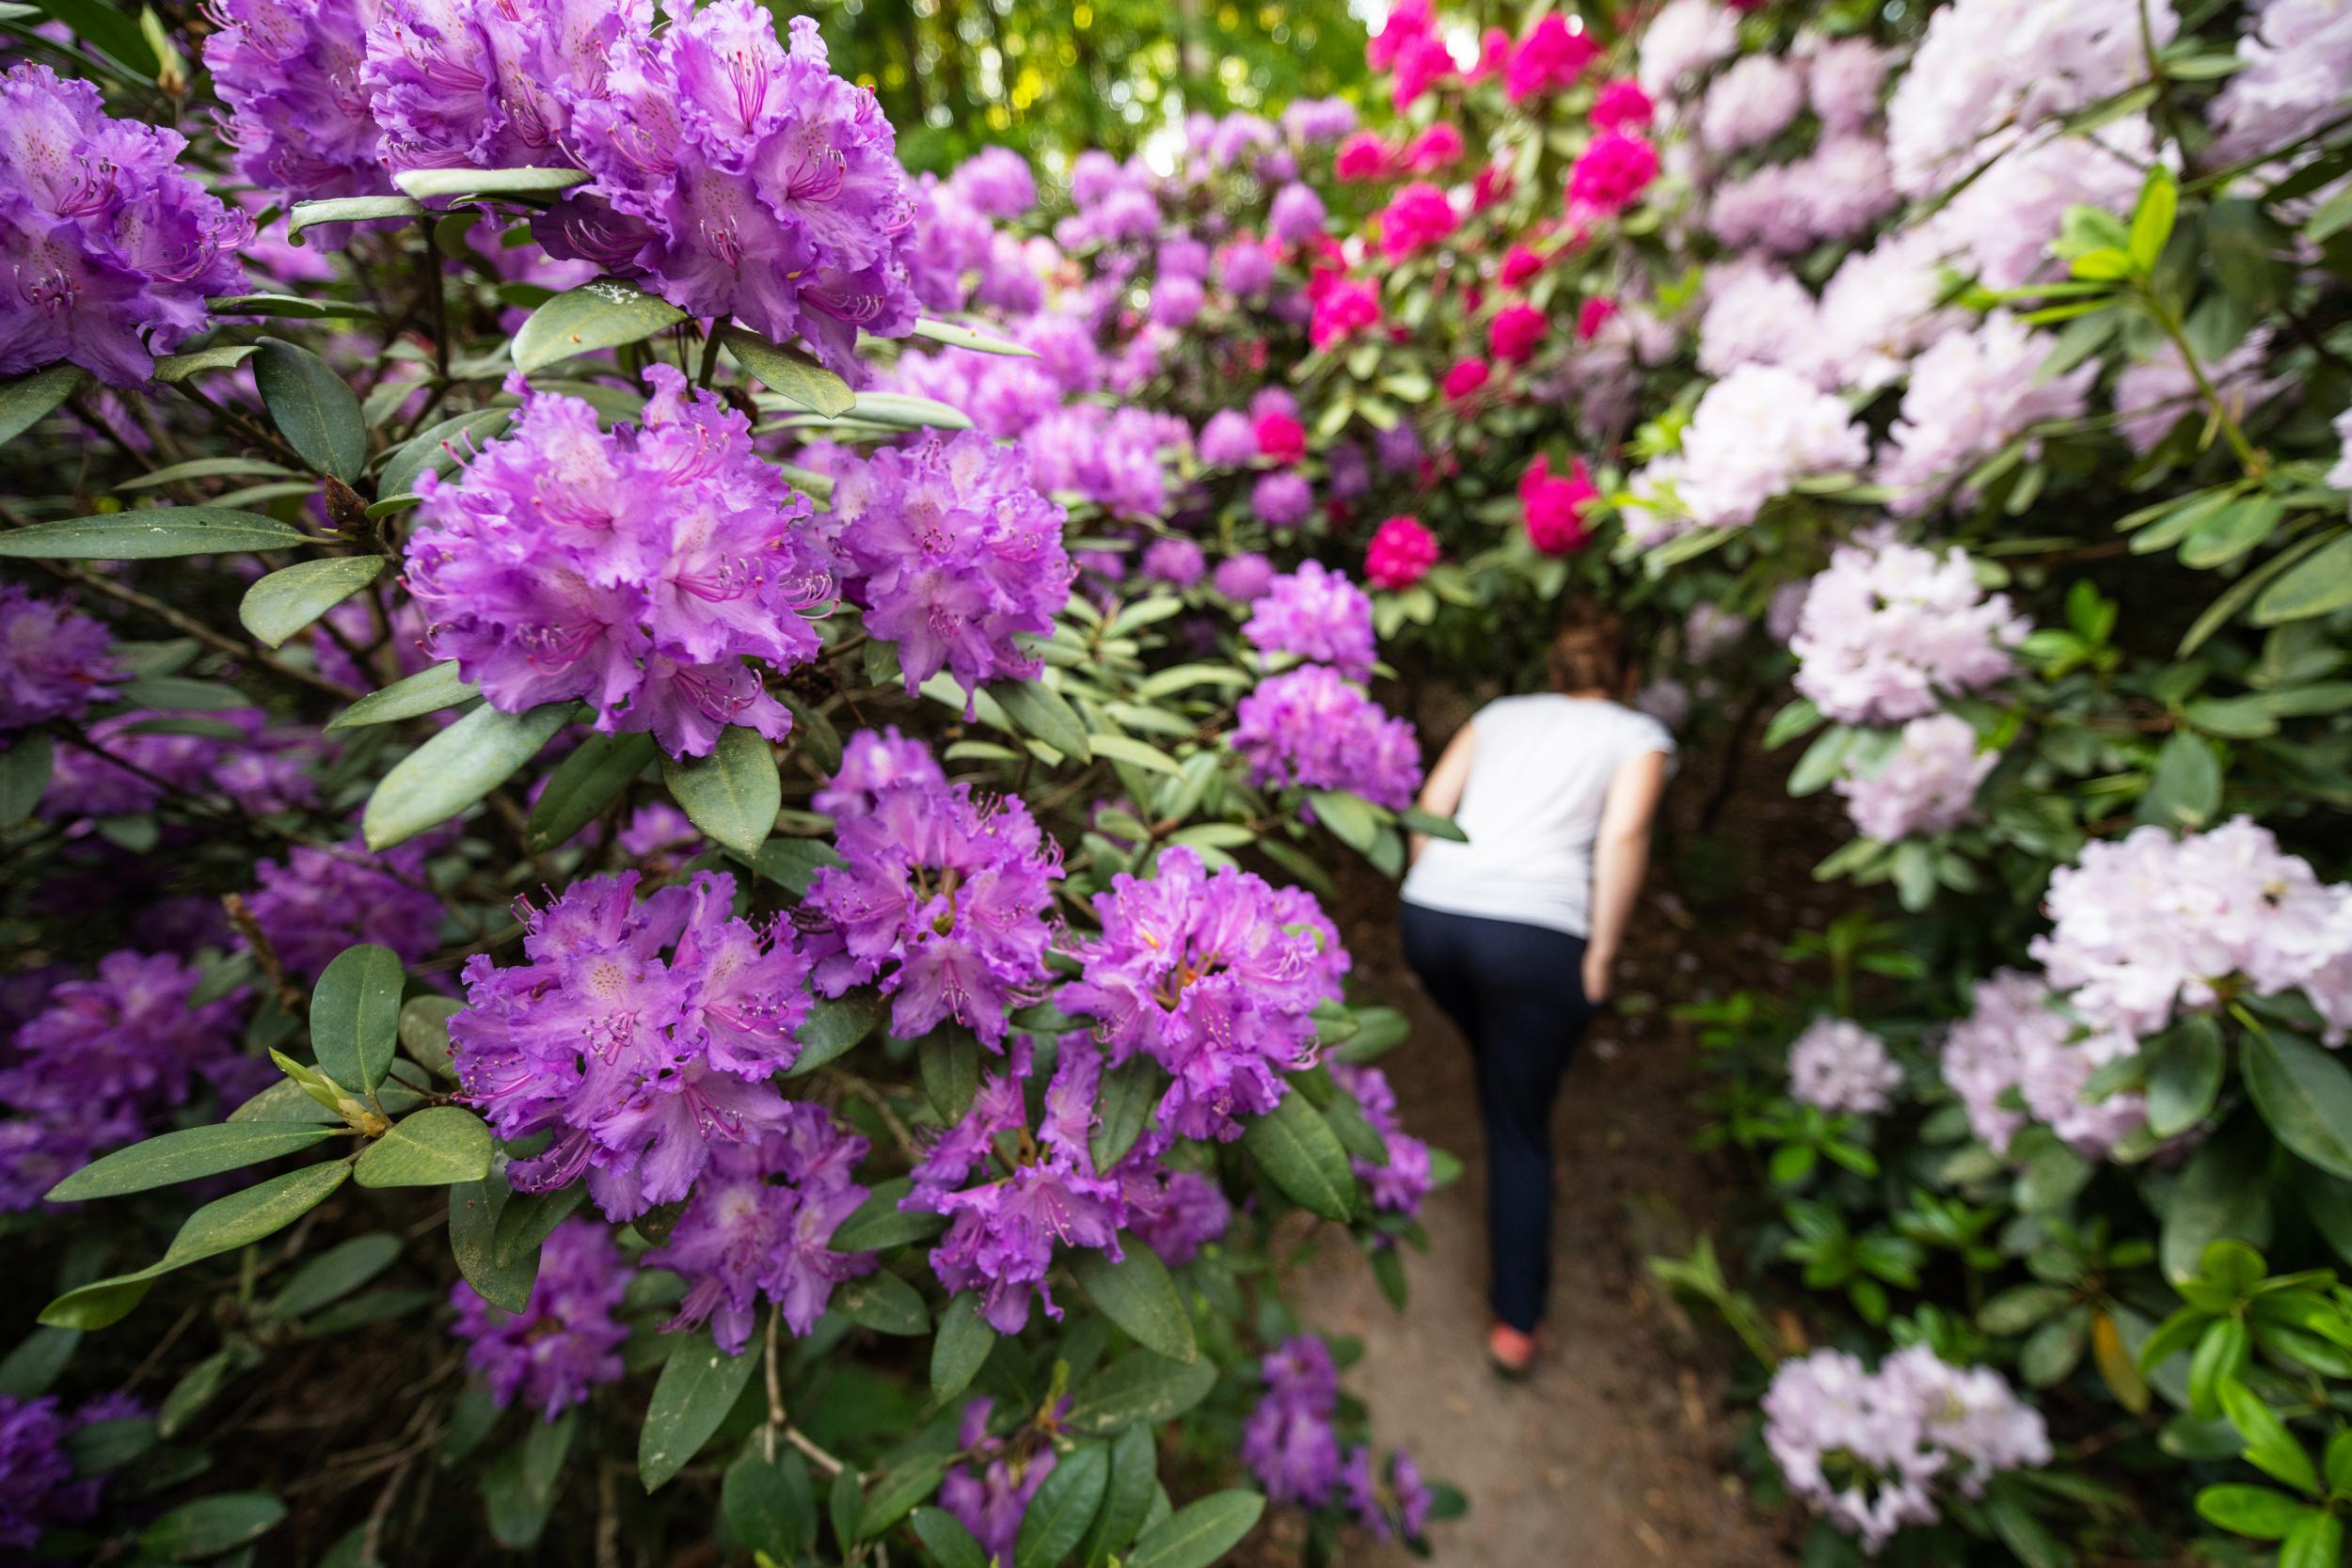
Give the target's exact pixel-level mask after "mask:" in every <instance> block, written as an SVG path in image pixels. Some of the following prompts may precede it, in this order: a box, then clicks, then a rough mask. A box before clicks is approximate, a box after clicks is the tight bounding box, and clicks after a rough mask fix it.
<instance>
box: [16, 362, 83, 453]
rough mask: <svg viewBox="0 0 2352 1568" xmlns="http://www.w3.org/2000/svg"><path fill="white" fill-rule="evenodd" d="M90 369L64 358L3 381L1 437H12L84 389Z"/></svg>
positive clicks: (31, 426)
mask: <svg viewBox="0 0 2352 1568" xmlns="http://www.w3.org/2000/svg"><path fill="white" fill-rule="evenodd" d="M88 377H89V372H87V371H86V370H84V369H82V367H81V366H79V365H74V364H69V363H68V362H66V361H65V360H63V359H60V360H58V361H57V362H56V364H54V365H44V366H42V367H41V368H40V370H37V371H27V372H24V374H23V375H19V376H11V377H10V378H8V380H6V381H0V441H13V440H15V439H16V438H17V437H18V436H22V435H24V432H26V431H28V430H30V429H32V428H33V426H35V425H37V424H39V423H40V421H41V420H45V419H47V418H48V417H49V416H50V415H52V414H54V413H56V411H57V410H58V409H59V408H61V407H63V406H64V404H65V400H66V399H68V398H70V397H72V395H73V394H74V393H75V392H77V391H79V390H81V388H82V383H83V382H84V381H86V380H87V379H88Z"/></svg>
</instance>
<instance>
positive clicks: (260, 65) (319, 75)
mask: <svg viewBox="0 0 2352 1568" xmlns="http://www.w3.org/2000/svg"><path fill="white" fill-rule="evenodd" d="M372 9H373V8H372V7H363V6H362V5H361V4H360V0H217V3H216V4H215V5H214V6H212V7H211V8H208V9H207V11H206V12H205V14H206V16H207V18H208V19H209V20H210V21H212V22H213V24H215V29H216V30H215V32H214V33H213V34H212V35H211V36H210V37H208V38H206V39H205V40H204V69H205V70H206V71H210V72H211V73H212V78H213V87H214V88H215V90H216V91H217V92H218V93H219V94H220V101H221V102H222V103H226V104H228V105H229V113H228V114H227V115H226V116H222V117H219V120H220V136H221V140H223V141H225V142H227V143H228V144H229V145H230V146H231V147H233V148H235V149H236V150H237V156H236V170H237V177H238V178H239V179H240V180H244V181H246V182H250V183H252V184H254V185H257V186H259V187H260V188H261V189H262V190H264V191H268V192H271V193H274V194H275V195H277V196H278V197H280V198H284V199H285V200H288V201H312V200H320V199H324V198H330V197H342V196H377V195H381V194H383V193H384V192H387V191H389V190H390V189H391V188H392V182H391V180H390V178H389V175H388V173H387V171H386V168H385V162H384V135H383V132H382V130H381V129H380V128H379V127H378V125H377V124H376V119H375V115H374V112H373V110H372V109H371V108H370V106H369V103H368V95H367V90H366V87H365V86H364V84H363V83H362V82H361V80H360V72H361V66H362V63H363V62H364V60H365V58H366V55H367V44H368V40H367V33H368V15H369V13H370V11H371V10H372ZM328 228H329V230H332V231H333V232H334V233H336V234H337V235H339V236H347V235H348V233H349V231H350V225H348V224H334V225H330V226H328ZM314 243H315V242H314Z"/></svg>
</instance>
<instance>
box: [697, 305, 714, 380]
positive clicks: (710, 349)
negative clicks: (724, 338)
mask: <svg viewBox="0 0 2352 1568" xmlns="http://www.w3.org/2000/svg"><path fill="white" fill-rule="evenodd" d="M718 373H719V322H718V319H717V318H716V317H713V318H712V319H711V321H710V324H709V325H708V326H707V328H706V330H705V331H704V333H703V361H702V368H701V369H699V370H697V371H696V372H694V385H695V386H697V387H707V386H709V385H710V381H711V378H712V377H713V376H715V375H717V374H718Z"/></svg>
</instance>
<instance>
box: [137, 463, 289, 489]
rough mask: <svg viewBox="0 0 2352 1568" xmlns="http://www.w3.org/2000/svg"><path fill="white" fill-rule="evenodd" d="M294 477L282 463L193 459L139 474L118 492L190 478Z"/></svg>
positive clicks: (173, 482) (155, 486)
mask: <svg viewBox="0 0 2352 1568" xmlns="http://www.w3.org/2000/svg"><path fill="white" fill-rule="evenodd" d="M293 474H294V470H293V469H292V468H289V467H286V466H285V465H284V464H282V463H265V462H263V461H262V459H260V458H258V457H192V458H190V459H189V460H188V461H187V462H185V463H174V464H172V465H171V466H170V467H164V468H157V469H155V470H154V471H153V472H151V473H144V474H137V475H135V476H134V477H132V478H130V479H126V480H124V481H123V482H122V483H119V484H118V485H116V486H115V489H116V490H117V491H124V490H155V489H160V488H162V487H163V486H164V485H167V484H177V483H180V482H181V481H182V480H186V479H286V478H291V477H292V476H293Z"/></svg>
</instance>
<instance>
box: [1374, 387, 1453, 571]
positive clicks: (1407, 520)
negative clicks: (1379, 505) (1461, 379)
mask: <svg viewBox="0 0 2352 1568" xmlns="http://www.w3.org/2000/svg"><path fill="white" fill-rule="evenodd" d="M1451 391H1452V388H1448V392H1449V394H1450V393H1451ZM1437 563H1438V536H1437V535H1436V534H1434V533H1432V532H1430V531H1428V530H1427V529H1425V528H1423V527H1422V524H1421V519H1420V518H1418V517H1391V518H1389V519H1388V520H1387V521H1386V522H1384V523H1382V524H1381V525H1380V526H1379V528H1378V529H1376V530H1375V531H1374V532H1373V535H1372V543H1371V544H1370V545H1369V546H1366V547H1365V549H1364V579H1365V580H1366V581H1368V582H1370V583H1371V584H1372V585H1373V586H1374V587H1375V588H1390V589H1395V588H1410V587H1411V586H1412V585H1413V584H1415V583H1417V582H1419V581H1420V580H1421V579H1422V578H1423V577H1424V576H1426V575H1427V573H1428V571H1429V568H1430V567H1432V566H1435V565H1436V564H1437Z"/></svg>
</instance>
